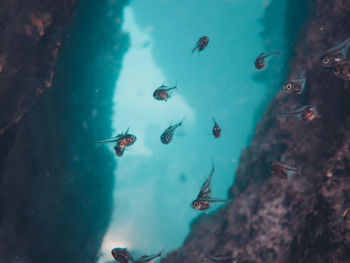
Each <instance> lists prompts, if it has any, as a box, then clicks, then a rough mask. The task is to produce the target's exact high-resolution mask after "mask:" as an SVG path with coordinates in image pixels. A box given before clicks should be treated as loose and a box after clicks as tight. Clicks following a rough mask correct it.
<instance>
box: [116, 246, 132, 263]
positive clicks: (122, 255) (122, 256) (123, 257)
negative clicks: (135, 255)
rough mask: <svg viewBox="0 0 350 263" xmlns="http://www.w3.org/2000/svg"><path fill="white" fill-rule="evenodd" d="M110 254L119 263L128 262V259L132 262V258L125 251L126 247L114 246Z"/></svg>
mask: <svg viewBox="0 0 350 263" xmlns="http://www.w3.org/2000/svg"><path fill="white" fill-rule="evenodd" d="M111 254H112V256H113V258H114V259H115V261H117V262H119V263H129V260H131V261H132V262H134V260H133V259H132V257H131V255H130V253H129V252H128V251H127V249H126V248H119V247H118V248H114V249H112V251H111Z"/></svg>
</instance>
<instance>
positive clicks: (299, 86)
mask: <svg viewBox="0 0 350 263" xmlns="http://www.w3.org/2000/svg"><path fill="white" fill-rule="evenodd" d="M305 84H306V79H305V77H304V73H302V74H301V76H300V78H298V79H292V80H289V81H287V82H286V83H285V84H284V85H283V90H284V91H285V92H286V93H287V94H296V95H300V94H302V93H303V90H304V89H305Z"/></svg>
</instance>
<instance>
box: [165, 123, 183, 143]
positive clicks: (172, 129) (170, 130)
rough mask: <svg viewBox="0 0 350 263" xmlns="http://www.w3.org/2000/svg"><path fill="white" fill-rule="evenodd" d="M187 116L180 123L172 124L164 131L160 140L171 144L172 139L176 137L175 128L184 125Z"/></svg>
mask: <svg viewBox="0 0 350 263" xmlns="http://www.w3.org/2000/svg"><path fill="white" fill-rule="evenodd" d="M184 119H185V118H183V119H182V121H180V122H179V123H177V124H174V125H170V126H169V127H168V128H167V129H166V130H165V131H164V132H163V133H162V135H161V136H160V141H161V142H162V143H163V144H169V143H170V142H171V140H172V139H173V137H174V133H175V130H176V129H177V128H178V127H180V126H181V125H182V122H183V121H184Z"/></svg>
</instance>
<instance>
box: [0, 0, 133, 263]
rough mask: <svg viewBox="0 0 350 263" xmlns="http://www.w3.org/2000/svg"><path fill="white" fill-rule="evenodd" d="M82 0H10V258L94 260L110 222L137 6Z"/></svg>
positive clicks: (3, 187)
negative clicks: (114, 146)
mask: <svg viewBox="0 0 350 263" xmlns="http://www.w3.org/2000/svg"><path fill="white" fill-rule="evenodd" d="M76 2H77V1H76V0H62V1H56V0H45V1H44V0H33V1H19V0H5V1H2V2H1V8H0V21H1V22H0V31H1V35H2V38H1V40H0V86H1V89H0V90H1V91H0V93H1V95H0V200H1V203H0V259H1V260H0V261H1V262H28V263H33V262H60V263H62V262H74V263H76V262H89V260H91V259H92V258H93V256H94V254H96V251H97V249H98V248H99V246H100V243H101V240H102V238H103V236H104V233H105V231H106V228H107V226H108V223H109V219H110V215H111V210H112V191H113V183H114V181H113V171H114V168H115V167H114V166H115V159H114V156H113V153H111V152H109V151H108V150H107V149H106V148H103V147H98V146H97V143H96V142H97V140H98V138H99V137H101V136H103V137H104V136H106V137H108V136H111V127H110V125H111V123H110V117H109V116H111V115H112V106H113V101H112V99H113V94H114V90H115V82H116V79H117V77H118V73H119V70H120V68H121V59H122V55H123V54H124V53H125V51H126V49H127V45H128V37H127V35H125V34H124V33H122V32H121V22H122V8H123V6H124V5H125V4H126V3H127V1H107V0H103V1H92V0H88V1H80V2H79V4H76ZM72 21H73V22H72ZM107 36H108V37H107Z"/></svg>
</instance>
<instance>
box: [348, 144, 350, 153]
mask: <svg viewBox="0 0 350 263" xmlns="http://www.w3.org/2000/svg"><path fill="white" fill-rule="evenodd" d="M348 151H349V152H350V142H349V143H348Z"/></svg>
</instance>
